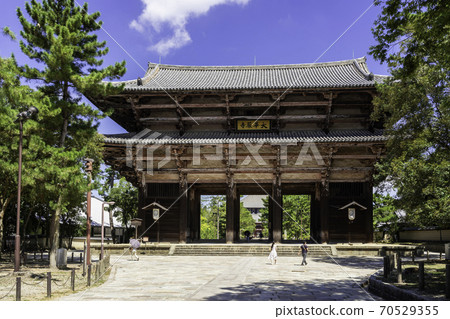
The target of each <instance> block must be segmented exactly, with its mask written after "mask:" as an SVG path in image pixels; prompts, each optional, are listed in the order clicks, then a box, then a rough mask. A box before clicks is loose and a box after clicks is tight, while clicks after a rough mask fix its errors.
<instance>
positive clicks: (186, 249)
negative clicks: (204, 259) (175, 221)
mask: <svg viewBox="0 0 450 319" xmlns="http://www.w3.org/2000/svg"><path fill="white" fill-rule="evenodd" d="M308 249H309V256H327V255H332V250H331V247H330V246H327V245H308ZM299 251H300V245H285V246H278V248H277V253H278V255H279V256H298V252H299ZM269 253H270V245H195V244H194V245H192V244H189V245H175V247H174V248H173V249H172V250H171V255H174V256H176V255H178V256H265V255H269Z"/></svg>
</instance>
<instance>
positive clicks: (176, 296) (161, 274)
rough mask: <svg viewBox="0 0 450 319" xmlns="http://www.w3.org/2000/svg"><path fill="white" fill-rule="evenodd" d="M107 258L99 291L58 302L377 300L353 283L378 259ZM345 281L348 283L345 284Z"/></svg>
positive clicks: (376, 264)
mask: <svg viewBox="0 0 450 319" xmlns="http://www.w3.org/2000/svg"><path fill="white" fill-rule="evenodd" d="M333 258H334V260H335V261H336V262H337V263H338V264H339V265H337V264H336V263H335V261H333V260H332V259H331V258H330V257H320V258H319V257H317V258H309V260H308V265H307V266H301V265H300V261H301V258H300V257H298V258H296V257H279V258H278V262H277V264H276V265H271V264H270V262H269V261H268V259H267V257H246V256H232V257H226V256H220V257H214V256H201V257H200V256H195V257H190V256H141V257H140V260H139V261H132V260H131V259H130V257H129V255H126V256H122V257H121V256H111V263H112V264H114V268H113V270H112V272H111V275H110V278H109V279H108V280H107V282H105V283H104V284H103V285H101V286H99V287H94V288H91V289H88V290H87V291H84V292H80V293H76V294H73V295H69V296H65V297H62V298H61V299H59V300H83V301H88V300H124V301H126V300H178V301H181V300H247V301H255V300H262V301H267V300H279V301H291V300H309V301H321V300H327V301H332V300H338V301H351V300H379V298H378V297H376V296H373V295H370V294H369V293H368V292H367V291H366V290H363V289H362V288H360V287H359V285H358V284H359V283H361V282H363V281H365V280H366V279H368V276H370V275H371V274H373V273H374V272H376V271H377V270H379V269H380V268H381V267H382V258H381V257H333ZM350 277H351V278H350Z"/></svg>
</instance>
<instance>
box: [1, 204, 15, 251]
mask: <svg viewBox="0 0 450 319" xmlns="http://www.w3.org/2000/svg"><path fill="white" fill-rule="evenodd" d="M12 198H13V197H12V196H10V197H8V198H6V199H5V200H4V201H2V203H1V206H2V207H1V210H0V252H1V251H2V248H3V218H4V217H5V212H6V208H8V205H9V203H10V201H11V200H12Z"/></svg>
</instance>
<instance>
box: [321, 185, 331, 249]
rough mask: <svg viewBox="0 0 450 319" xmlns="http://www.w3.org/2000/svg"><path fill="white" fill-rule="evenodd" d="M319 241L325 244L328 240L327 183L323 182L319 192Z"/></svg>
mask: <svg viewBox="0 0 450 319" xmlns="http://www.w3.org/2000/svg"><path fill="white" fill-rule="evenodd" d="M319 205H320V214H319V220H320V232H319V237H320V243H322V244H325V243H328V241H329V233H328V230H329V228H328V218H329V217H328V214H329V213H328V209H329V185H328V183H325V185H324V184H322V185H321V194H320V203H319Z"/></svg>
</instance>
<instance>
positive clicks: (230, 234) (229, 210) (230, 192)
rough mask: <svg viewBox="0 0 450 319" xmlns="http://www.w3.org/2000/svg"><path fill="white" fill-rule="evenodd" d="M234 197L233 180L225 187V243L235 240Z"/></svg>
mask: <svg viewBox="0 0 450 319" xmlns="http://www.w3.org/2000/svg"><path fill="white" fill-rule="evenodd" d="M236 199H237V190H236V184H234V182H231V183H229V185H228V187H227V207H226V214H227V224H226V234H225V239H226V242H227V244H231V243H233V242H234V241H235V240H236V207H235V206H236ZM238 208H239V207H238Z"/></svg>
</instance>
